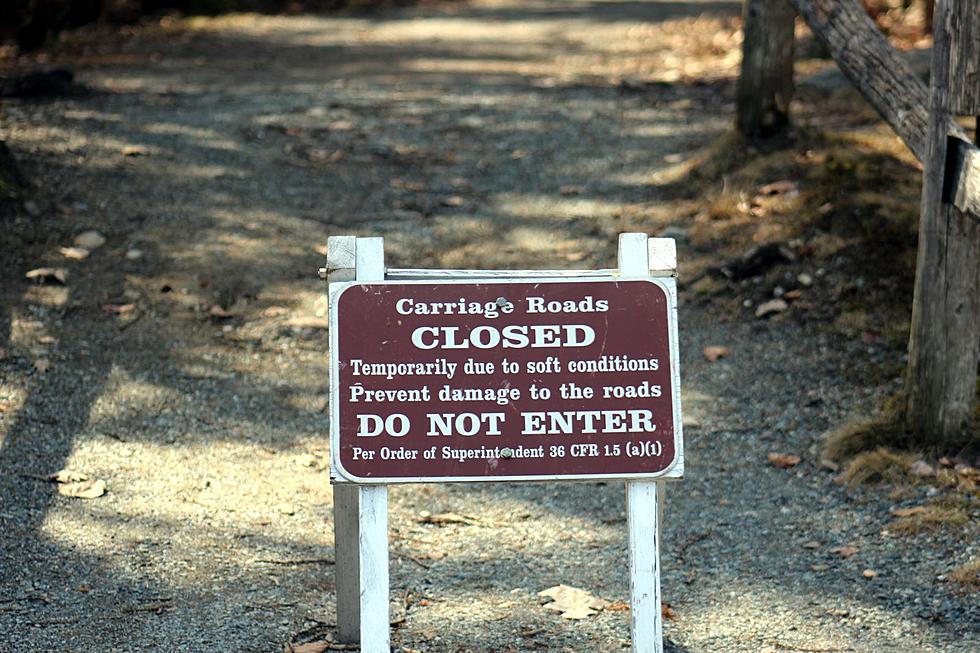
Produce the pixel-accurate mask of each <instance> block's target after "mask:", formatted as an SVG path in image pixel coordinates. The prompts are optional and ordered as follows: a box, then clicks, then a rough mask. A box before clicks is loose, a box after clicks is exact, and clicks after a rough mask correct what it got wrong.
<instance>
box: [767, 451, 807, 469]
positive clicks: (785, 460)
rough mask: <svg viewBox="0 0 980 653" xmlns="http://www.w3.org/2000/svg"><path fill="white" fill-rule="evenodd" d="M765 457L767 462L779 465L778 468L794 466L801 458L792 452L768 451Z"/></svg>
mask: <svg viewBox="0 0 980 653" xmlns="http://www.w3.org/2000/svg"><path fill="white" fill-rule="evenodd" d="M766 458H767V459H768V460H769V462H770V463H771V464H772V465H774V466H776V467H779V468H780V469H786V468H788V467H796V466H797V465H799V464H800V462H802V460H803V459H802V458H800V457H799V456H797V455H796V454H792V453H770V454H769V455H768V456H766Z"/></svg>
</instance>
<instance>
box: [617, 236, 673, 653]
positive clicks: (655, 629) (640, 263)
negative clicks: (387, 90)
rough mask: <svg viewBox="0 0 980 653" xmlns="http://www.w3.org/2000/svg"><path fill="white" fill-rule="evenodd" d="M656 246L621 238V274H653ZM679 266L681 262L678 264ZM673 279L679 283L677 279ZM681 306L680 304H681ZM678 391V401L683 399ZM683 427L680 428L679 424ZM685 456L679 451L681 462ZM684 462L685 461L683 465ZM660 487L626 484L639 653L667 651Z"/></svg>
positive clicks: (644, 240)
mask: <svg viewBox="0 0 980 653" xmlns="http://www.w3.org/2000/svg"><path fill="white" fill-rule="evenodd" d="M654 249H655V251H657V252H658V256H660V257H661V258H660V259H659V260H657V261H655V262H656V263H658V264H659V265H662V266H670V265H671V261H670V260H669V252H668V253H667V254H666V258H665V257H664V252H663V251H662V250H661V248H658V247H655V248H654ZM652 263H654V261H651V259H650V244H649V239H648V238H647V235H646V234H642V233H626V234H620V235H619V252H618V264H619V273H620V274H621V275H622V276H624V277H638V276H650V267H651V264H652ZM673 267H675V268H676V259H675V261H674V266H673ZM671 281H673V279H671ZM675 305H676V304H675ZM679 396H680V391H679V388H675V401H676V400H677V399H678V398H679ZM675 428H680V425H675ZM680 456H681V453H680V452H678V458H680ZM682 464H683V463H682ZM658 488H659V489H661V490H663V489H666V488H665V484H664V482H663V481H657V482H654V481H630V482H627V483H626V514H627V528H628V529H629V538H628V542H629V564H630V630H631V633H630V635H631V639H632V643H633V653H662V651H663V614H662V613H661V612H660V543H659V540H660V523H661V521H662V517H663V512H662V511H663V508H662V502H658V500H657V495H658Z"/></svg>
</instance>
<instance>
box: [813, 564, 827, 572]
mask: <svg viewBox="0 0 980 653" xmlns="http://www.w3.org/2000/svg"><path fill="white" fill-rule="evenodd" d="M828 569H830V565H825V564H817V565H810V571H827V570H828Z"/></svg>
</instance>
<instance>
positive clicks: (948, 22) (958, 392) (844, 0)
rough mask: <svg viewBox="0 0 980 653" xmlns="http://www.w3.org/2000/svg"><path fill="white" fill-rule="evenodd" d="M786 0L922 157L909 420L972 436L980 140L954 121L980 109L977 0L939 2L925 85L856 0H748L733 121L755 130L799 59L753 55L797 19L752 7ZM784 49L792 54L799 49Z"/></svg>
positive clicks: (942, 432) (935, 438)
mask: <svg viewBox="0 0 980 653" xmlns="http://www.w3.org/2000/svg"><path fill="white" fill-rule="evenodd" d="M786 1H788V2H789V3H790V4H791V5H792V6H793V7H794V8H795V9H796V10H797V11H798V12H799V15H800V16H801V17H802V18H803V20H804V21H805V22H806V23H807V25H808V26H809V27H810V29H811V30H812V31H813V33H814V34H815V35H816V37H817V38H818V39H819V40H820V41H822V42H823V44H824V45H825V46H826V47H827V48H828V50H829V51H830V52H831V54H832V55H833V57H834V60H835V61H836V62H837V65H838V66H839V67H840V69H841V71H842V72H843V73H844V75H845V76H847V78H848V79H850V81H851V83H852V84H853V85H854V86H855V88H857V89H858V90H859V91H860V92H861V94H862V95H863V96H864V97H865V98H866V99H867V100H868V102H869V103H870V104H871V105H872V106H873V107H874V108H875V110H877V111H878V113H879V114H880V115H881V116H882V118H884V120H885V121H886V122H887V123H888V124H889V125H890V126H891V128H892V129H893V130H894V131H895V133H896V134H898V136H899V137H900V138H901V139H902V140H903V141H904V142H905V143H906V145H908V147H909V149H910V150H911V151H912V152H913V153H914V154H915V156H916V157H917V158H918V159H919V160H920V161H922V162H923V164H924V166H925V174H924V184H923V193H922V216H921V220H920V228H919V253H918V259H917V263H916V281H915V296H914V299H913V309H912V328H911V336H910V341H909V364H908V368H907V370H906V405H905V421H906V426H907V427H908V429H909V430H910V431H911V432H914V433H915V434H916V437H917V439H918V441H919V442H920V443H923V444H928V445H933V446H935V447H937V448H943V447H949V446H951V445H954V444H956V443H958V442H962V441H963V439H964V436H965V435H968V430H969V428H970V421H971V419H972V416H973V408H974V405H975V403H976V379H977V364H978V361H980V292H978V288H980V149H978V148H977V146H976V145H975V144H974V143H972V142H971V140H970V138H969V137H968V136H967V134H966V132H965V130H964V129H963V128H962V127H960V125H959V124H958V122H957V121H956V120H955V116H957V115H969V116H977V115H978V114H980V11H978V9H977V0H938V2H937V5H936V12H935V19H934V21H933V22H934V28H933V33H934V46H933V54H932V75H931V77H930V85H929V87H927V86H926V85H925V84H924V83H923V82H922V81H921V80H920V79H919V78H918V77H916V75H915V74H914V73H913V72H912V70H911V69H910V68H909V67H908V66H907V65H906V64H905V62H904V61H903V60H902V59H901V57H900V56H899V54H898V52H897V51H896V50H895V49H894V48H892V46H891V45H890V44H889V43H888V40H887V39H886V38H885V36H884V35H883V34H882V33H881V31H880V30H879V29H878V27H877V25H875V23H874V21H872V20H871V17H870V16H869V15H868V14H867V12H866V11H865V10H864V8H863V7H862V6H861V4H860V2H859V0H745V2H746V10H745V12H744V15H745V18H746V26H745V36H746V42H745V43H744V44H743V52H744V53H745V59H744V61H743V66H742V78H741V79H740V80H739V94H738V102H737V108H738V113H739V118H738V120H737V127H738V128H739V129H740V130H741V131H742V132H743V133H745V134H746V135H749V136H753V135H755V134H756V133H758V132H759V131H761V130H760V129H758V127H759V126H760V123H759V118H758V116H760V115H763V114H761V113H760V112H759V111H758V106H759V105H763V106H771V105H772V104H773V101H772V99H771V98H772V97H773V93H774V91H773V88H774V81H775V80H785V74H784V73H783V72H782V71H784V70H785V67H786V66H787V65H789V66H791V65H792V64H791V62H787V61H785V60H784V61H775V60H773V59H771V58H760V57H759V56H758V53H759V52H772V47H771V41H772V40H773V39H776V40H779V39H782V38H785V36H786V34H787V33H788V30H789V29H790V28H788V27H787V25H786V22H785V20H782V19H779V20H777V19H776V18H775V16H778V15H779V12H778V11H773V10H771V8H770V10H758V9H756V10H754V11H753V10H752V8H753V7H758V6H760V5H766V6H770V5H772V4H773V3H778V2H786ZM753 21H756V22H755V23H754V24H753ZM758 21H766V24H759V22H758ZM789 34H790V36H791V32H789ZM758 35H763V36H761V37H760V36H758ZM750 38H751V39H754V41H751V42H750V41H749V39H750ZM760 39H768V41H769V42H770V43H766V42H763V40H760ZM779 51H780V52H782V53H784V56H792V55H791V53H792V47H789V48H786V47H783V48H781V49H780V50H779ZM787 52H788V53H790V54H789V55H785V53H787ZM760 66H761V70H760ZM759 80H762V81H759ZM780 84H781V85H782V86H780V89H781V92H783V93H784V94H785V81H781V82H780ZM790 92H791V91H790ZM766 103H768V104H766Z"/></svg>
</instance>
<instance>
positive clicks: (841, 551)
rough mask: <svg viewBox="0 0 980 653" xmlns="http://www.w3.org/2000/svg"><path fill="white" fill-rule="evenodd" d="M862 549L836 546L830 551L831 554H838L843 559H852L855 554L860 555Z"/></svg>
mask: <svg viewBox="0 0 980 653" xmlns="http://www.w3.org/2000/svg"><path fill="white" fill-rule="evenodd" d="M860 550H861V549H859V548H858V547H856V546H835V547H834V548H832V549H831V550H830V552H831V553H836V554H837V555H839V556H840V557H842V558H850V557H851V556H853V555H854V554H856V553H858V552H859V551H860Z"/></svg>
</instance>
